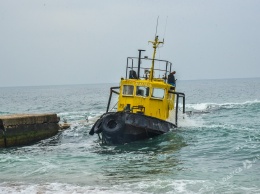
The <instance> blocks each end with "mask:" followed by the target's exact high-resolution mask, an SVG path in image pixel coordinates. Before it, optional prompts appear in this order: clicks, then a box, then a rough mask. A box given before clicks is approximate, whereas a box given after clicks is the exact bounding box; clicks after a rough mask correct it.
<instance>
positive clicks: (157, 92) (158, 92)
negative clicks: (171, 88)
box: [152, 88, 164, 99]
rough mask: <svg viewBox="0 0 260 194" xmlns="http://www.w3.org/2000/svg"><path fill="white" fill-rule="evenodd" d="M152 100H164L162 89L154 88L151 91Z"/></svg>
mask: <svg viewBox="0 0 260 194" xmlns="http://www.w3.org/2000/svg"><path fill="white" fill-rule="evenodd" d="M152 98H159V99H163V98H164V89H162V88H154V89H153V93H152Z"/></svg>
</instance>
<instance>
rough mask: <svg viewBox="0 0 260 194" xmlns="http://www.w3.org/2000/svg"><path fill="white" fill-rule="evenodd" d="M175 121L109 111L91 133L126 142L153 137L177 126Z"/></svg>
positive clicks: (104, 139)
mask: <svg viewBox="0 0 260 194" xmlns="http://www.w3.org/2000/svg"><path fill="white" fill-rule="evenodd" d="M175 127H176V125H174V124H173V123H170V122H167V121H164V120H161V119H157V118H154V117H149V116H145V115H142V114H135V113H129V112H109V113H106V114H104V115H102V116H101V118H100V119H98V120H97V121H96V123H95V124H94V125H93V127H92V128H91V130H90V132H89V134H90V135H93V134H94V133H97V134H101V139H102V142H104V143H107V144H124V143H130V142H133V141H139V140H144V139H148V138H152V137H155V136H158V135H161V134H163V133H166V132H168V131H170V129H172V128H175Z"/></svg>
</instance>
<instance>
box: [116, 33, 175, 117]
mask: <svg viewBox="0 0 260 194" xmlns="http://www.w3.org/2000/svg"><path fill="white" fill-rule="evenodd" d="M149 42H151V43H152V44H153V48H154V53H153V58H152V59H151V63H152V64H151V68H150V71H149V73H150V74H149V76H148V77H146V78H145V77H143V78H140V77H136V78H127V77H126V79H122V80H121V82H120V91H119V97H118V98H119V99H118V108H117V111H129V112H133V113H139V114H144V115H146V116H152V117H156V118H159V119H162V120H167V119H168V117H169V111H171V110H172V109H174V101H175V95H174V94H173V93H169V91H171V92H175V87H172V86H171V85H170V84H168V83H166V78H165V79H162V78H157V77H155V74H154V72H155V71H156V69H155V68H154V63H155V54H156V48H157V47H158V46H159V44H163V42H159V40H158V36H156V37H155V40H154V41H149ZM139 70H140V67H139ZM139 70H138V71H139ZM157 70H158V69H157ZM165 76H166V75H165Z"/></svg>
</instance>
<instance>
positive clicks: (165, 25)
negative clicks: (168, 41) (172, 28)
mask: <svg viewBox="0 0 260 194" xmlns="http://www.w3.org/2000/svg"><path fill="white" fill-rule="evenodd" d="M167 20H168V16H167V18H166V22H165V27H164V34H163V42H164V37H165V32H166V26H167Z"/></svg>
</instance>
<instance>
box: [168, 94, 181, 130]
mask: <svg viewBox="0 0 260 194" xmlns="http://www.w3.org/2000/svg"><path fill="white" fill-rule="evenodd" d="M169 93H171V94H176V95H177V99H176V107H175V125H176V127H177V126H178V107H179V98H180V97H181V98H182V99H183V108H182V111H183V113H185V94H184V93H181V92H174V91H169Z"/></svg>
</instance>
